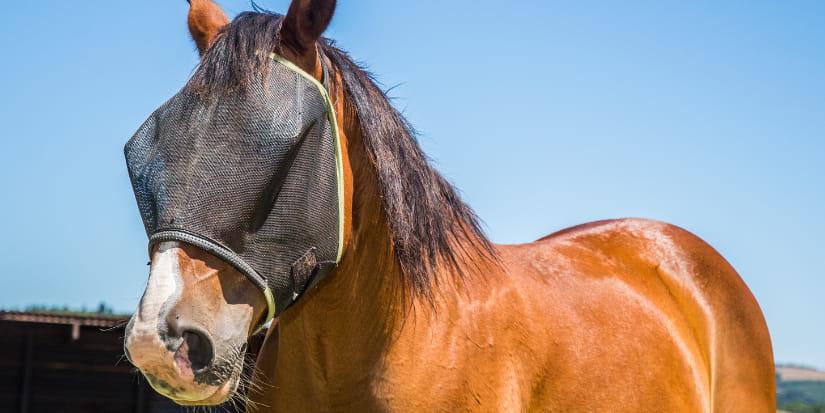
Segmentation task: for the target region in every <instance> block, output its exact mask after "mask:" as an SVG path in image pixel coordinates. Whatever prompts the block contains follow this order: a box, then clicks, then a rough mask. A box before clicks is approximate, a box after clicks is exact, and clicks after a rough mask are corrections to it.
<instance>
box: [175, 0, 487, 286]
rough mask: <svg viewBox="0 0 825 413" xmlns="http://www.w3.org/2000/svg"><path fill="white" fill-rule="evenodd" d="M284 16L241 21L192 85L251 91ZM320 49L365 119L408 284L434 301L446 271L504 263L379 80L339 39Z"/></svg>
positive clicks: (225, 33)
mask: <svg viewBox="0 0 825 413" xmlns="http://www.w3.org/2000/svg"><path fill="white" fill-rule="evenodd" d="M281 17H282V16H281V15H278V14H275V13H269V12H263V13H259V12H245V13H241V14H240V15H238V17H236V18H235V19H234V20H233V22H232V23H231V24H229V25H227V26H226V27H224V28H223V29H222V30H221V32H220V35H219V38H218V39H217V40H216V41H215V43H214V44H213V45H212V46H211V47H210V49H209V50H207V52H206V53H205V54H204V56H203V59H202V61H201V64H200V65H199V67H198V68H197V69H196V70H195V73H194V74H193V76H192V79H191V80H190V83H189V86H190V87H194V88H195V90H198V91H200V93H201V94H203V95H205V96H210V95H211V94H215V93H217V94H220V93H232V91H235V90H239V89H243V88H244V87H245V85H247V83H248V81H249V79H250V78H252V76H253V75H254V74H260V73H262V72H263V73H267V72H268V70H266V68H267V66H268V65H270V64H272V60H271V59H269V58H267V57H266V56H264V55H265V53H256V52H258V51H261V50H264V51H274V50H276V49H277V46H278V43H277V42H278V38H277V37H278V36H277V33H278V30H279V26H280V21H279V20H280V18H281ZM318 46H319V47H318V48H319V50H320V52H321V53H322V54H323V55H324V56H326V58H327V59H329V61H330V62H331V64H332V65H333V66H334V67H335V69H337V71H338V73H339V74H340V76H341V80H342V83H343V86H344V89H345V92H346V94H347V95H348V97H349V98H350V101H351V102H352V104H353V106H354V109H355V112H356V114H357V118H358V123H359V125H360V132H361V137H362V139H363V141H364V147H365V149H366V151H367V156H369V160H370V162H371V164H372V165H373V166H374V168H375V172H376V176H377V180H378V191H379V195H380V198H381V204H382V209H383V212H384V214H385V218H386V220H387V223H388V225H389V230H390V234H389V235H390V236H391V238H392V246H393V252H394V254H395V257H396V259H397V262H398V264H399V266H400V269H401V273H402V276H403V278H404V280H403V281H404V283H403V285H404V286H405V287H407V288H408V289H409V290H410V291H411V292H412V293H414V294H415V295H419V296H424V297H426V298H428V299H432V297H433V287H434V285H435V284H436V283H437V281H438V280H437V277H438V274H439V272H440V268H441V267H440V266H446V267H447V268H448V269H449V270H451V271H452V272H453V273H455V274H457V275H458V276H459V277H461V278H463V277H464V276H465V275H466V268H465V266H466V265H467V264H471V265H474V266H476V267H478V266H481V265H483V264H484V263H485V262H497V256H496V253H495V249H494V248H493V245H492V243H491V242H490V241H489V240H488V238H487V237H486V236H485V234H484V231H483V230H482V228H481V225H480V223H479V219H478V217H477V216H476V214H475V212H473V210H472V209H471V208H470V207H469V206H468V205H467V204H465V203H464V202H463V201H462V200H461V198H460V196H459V195H458V193H457V191H456V189H455V188H454V187H453V186H452V185H451V184H450V183H449V182H447V180H446V179H444V177H443V176H441V174H440V173H438V172H437V171H436V170H435V169H434V168H433V167H432V165H431V164H430V160H429V158H428V157H427V156H426V155H425V154H424V152H423V151H422V149H421V147H420V146H419V144H418V141H417V139H416V134H415V131H414V129H413V128H412V126H411V125H410V124H409V122H408V121H407V120H406V119H405V118H404V116H403V115H401V113H399V112H398V111H397V110H396V109H395V107H393V105H392V104H391V103H390V100H389V99H388V97H387V95H386V94H385V93H384V91H382V90H381V89H380V88H379V87H378V85H377V84H376V81H375V78H374V76H373V75H372V74H370V73H369V72H367V71H365V70H364V69H363V68H362V67H361V66H360V65H359V64H357V63H355V62H354V61H353V60H352V58H350V56H349V55H348V54H347V53H346V52H345V51H343V50H341V49H339V48H337V47H336V46H335V44H334V42H333V41H332V40H329V39H326V38H324V39H321V41H319V44H318Z"/></svg>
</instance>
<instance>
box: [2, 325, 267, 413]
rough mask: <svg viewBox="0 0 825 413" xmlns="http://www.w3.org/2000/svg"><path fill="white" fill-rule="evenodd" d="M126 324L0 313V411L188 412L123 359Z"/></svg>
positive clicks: (227, 409)
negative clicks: (152, 385)
mask: <svg viewBox="0 0 825 413" xmlns="http://www.w3.org/2000/svg"><path fill="white" fill-rule="evenodd" d="M124 325H125V320H122V319H118V318H113V317H97V316H94V317H86V316H77V315H57V314H43V313H20V312H6V311H0V412H21V413H35V412H79V413H80V412H95V413H105V412H113V413H115V412H116V413H124V412H134V413H150V412H151V413H155V412H184V411H187V410H186V409H184V408H182V407H180V406H178V405H176V404H174V403H173V402H171V401H170V400H168V399H166V398H165V397H163V396H160V395H159V394H157V393H155V391H154V390H152V388H151V387H149V385H148V384H147V383H146V380H145V379H144V378H143V376H142V375H141V374H140V373H139V372H137V371H136V370H135V368H134V367H133V366H132V365H131V364H130V363H129V362H128V361H127V360H126V359H125V358H123V356H122V355H123V331H124ZM257 339H258V340H260V337H258V338H257ZM252 347H254V345H253V346H252ZM189 411H191V409H190V410H189ZM214 411H216V412H230V413H234V412H237V411H238V410H235V409H233V408H232V406H229V405H226V406H219V407H218V408H215V409H214Z"/></svg>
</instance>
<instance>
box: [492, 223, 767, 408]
mask: <svg viewBox="0 0 825 413" xmlns="http://www.w3.org/2000/svg"><path fill="white" fill-rule="evenodd" d="M500 248H501V254H502V259H503V262H504V266H505V268H508V271H507V272H506V277H505V278H506V280H508V281H507V282H510V283H512V284H513V285H514V289H517V290H518V291H520V294H519V297H518V299H516V300H512V302H513V303H512V308H513V309H514V311H513V313H514V314H520V316H517V317H515V318H514V319H513V320H510V321H511V322H512V323H514V324H517V325H519V326H522V327H520V328H523V329H525V330H526V331H527V332H526V333H524V334H523V336H524V337H529V338H528V339H529V340H532V341H533V342H534V343H541V344H542V345H543V346H544V348H545V349H546V351H544V352H533V353H531V357H532V358H533V360H532V361H525V365H529V366H531V367H530V368H533V369H534V370H535V371H534V372H533V373H534V374H533V377H537V378H536V379H534V380H533V383H532V384H530V385H531V387H532V388H531V405H533V406H536V407H538V406H552V407H553V409H551V411H557V410H558V411H581V410H582V409H583V408H585V410H586V408H587V407H585V406H582V404H581V403H582V401H585V400H586V401H587V405H588V406H589V408H592V409H593V410H592V411H637V412H639V411H671V412H677V411H691V412H699V411H703V412H734V411H743V412H744V411H747V412H774V411H775V376H774V365H773V355H772V349H771V344H770V338H769V335H768V330H767V326H766V324H765V321H764V318H763V317H762V313H761V310H760V309H759V306H758V305H757V303H756V300H755V299H754V297H753V295H752V294H751V293H750V291H749V290H748V288H747V286H746V285H745V284H744V282H743V281H742V279H741V278H740V277H739V275H738V274H737V273H736V271H735V270H734V269H733V268H732V267H731V265H730V264H729V263H728V262H727V261H726V260H725V259H724V258H723V257H722V256H721V255H720V254H719V253H718V252H716V251H715V250H714V249H713V248H712V247H710V246H709V245H708V244H707V243H705V242H704V241H702V240H701V239H699V238H698V237H696V236H695V235H693V234H691V233H689V232H688V231H685V230H683V229H681V228H678V227H675V226H673V225H669V224H665V223H661V222H657V221H650V220H641V219H624V220H613V221H601V222H595V223H590V224H585V225H582V226H578V227H574V228H570V229H567V230H564V231H560V232H557V233H555V234H552V235H550V236H547V237H545V238H542V239H540V240H538V241H536V242H533V243H530V244H523V245H513V246H501V247H500ZM524 320H529V321H528V322H524ZM531 326H532V327H531ZM530 410H532V409H530ZM537 410H542V409H541V408H538V409H537Z"/></svg>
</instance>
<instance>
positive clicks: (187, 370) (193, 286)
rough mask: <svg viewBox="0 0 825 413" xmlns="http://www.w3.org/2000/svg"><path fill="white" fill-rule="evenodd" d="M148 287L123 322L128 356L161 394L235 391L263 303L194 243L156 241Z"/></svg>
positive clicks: (224, 395)
mask: <svg viewBox="0 0 825 413" xmlns="http://www.w3.org/2000/svg"><path fill="white" fill-rule="evenodd" d="M152 255H153V257H152V267H151V270H150V275H149V282H148V284H147V286H146V291H145V292H144V294H143V297H142V298H141V301H140V304H139V306H138V309H137V311H136V312H135V315H134V316H133V317H132V319H131V320H130V322H129V325H128V326H127V328H126V338H125V340H124V343H125V350H126V354H127V357H129V359H130V360H131V361H132V363H133V364H134V365H135V366H137V367H138V368H139V369H140V370H141V372H142V373H143V374H144V376H146V378H147V381H148V382H149V383H150V384H151V385H152V387H153V388H154V389H155V390H156V391H157V392H158V393H160V394H162V395H164V396H166V397H168V398H170V399H172V400H174V401H175V402H177V403H179V404H184V405H202V404H219V403H221V402H223V401H225V400H227V399H228V398H229V397H231V395H232V394H233V393H234V391H235V389H236V387H237V385H238V382H239V377H240V373H241V370H242V367H243V357H244V349H245V344H246V340H247V338H248V337H249V334H250V333H251V329H252V326H254V324H255V323H256V322H257V321H258V320H259V319H260V316H261V314H262V313H263V311H264V309H265V308H266V302H265V300H264V299H263V295H262V294H261V293H260V292H259V291H258V290H257V288H256V287H255V286H254V285H253V284H252V283H251V282H250V281H249V280H247V279H246V277H244V276H243V275H242V274H240V273H238V272H237V271H236V270H235V269H234V268H232V267H231V266H228V265H226V264H225V263H223V262H222V261H220V260H218V259H217V258H215V257H212V256H211V255H209V254H207V253H205V252H203V251H202V250H199V249H197V248H195V247H192V246H189V245H185V244H181V243H177V242H164V243H161V244H158V245H157V246H156V247H155V250H154V251H153V254H152Z"/></svg>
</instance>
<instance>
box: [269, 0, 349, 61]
mask: <svg viewBox="0 0 825 413" xmlns="http://www.w3.org/2000/svg"><path fill="white" fill-rule="evenodd" d="M335 3H336V0H292V3H291V4H290V5H289V11H287V12H286V16H284V20H283V23H282V24H281V31H280V33H279V36H280V40H281V44H282V45H283V46H286V47H289V48H290V49H292V51H294V52H296V53H298V54H300V55H305V54H306V53H307V52H308V51H310V50H312V51H314V50H315V48H314V46H315V42H317V41H318V39H320V38H321V35H322V34H323V33H324V30H326V29H327V26H329V22H330V21H331V20H332V15H333V14H335Z"/></svg>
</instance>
